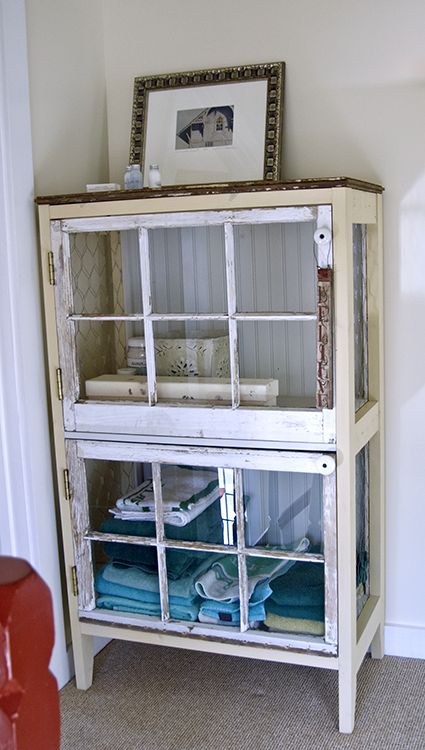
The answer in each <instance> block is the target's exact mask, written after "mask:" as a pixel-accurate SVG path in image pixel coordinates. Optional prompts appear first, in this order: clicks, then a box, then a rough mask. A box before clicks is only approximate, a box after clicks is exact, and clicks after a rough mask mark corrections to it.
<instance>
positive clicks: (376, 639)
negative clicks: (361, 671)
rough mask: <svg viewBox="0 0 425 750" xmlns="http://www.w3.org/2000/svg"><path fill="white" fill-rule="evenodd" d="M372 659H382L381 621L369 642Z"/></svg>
mask: <svg viewBox="0 0 425 750" xmlns="http://www.w3.org/2000/svg"><path fill="white" fill-rule="evenodd" d="M370 653H371V656H372V659H383V657H384V624H383V623H382V622H381V623H380V625H379V626H378V629H377V631H376V633H375V635H374V636H373V638H372V643H371V644H370Z"/></svg>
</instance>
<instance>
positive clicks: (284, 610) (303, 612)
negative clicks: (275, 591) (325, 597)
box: [266, 598, 325, 621]
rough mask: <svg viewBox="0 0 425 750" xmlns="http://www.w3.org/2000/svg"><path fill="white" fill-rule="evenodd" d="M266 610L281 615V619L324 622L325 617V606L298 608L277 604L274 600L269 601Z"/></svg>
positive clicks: (306, 605) (305, 605)
mask: <svg viewBox="0 0 425 750" xmlns="http://www.w3.org/2000/svg"><path fill="white" fill-rule="evenodd" d="M266 610H267V612H272V613H273V614H275V615H280V617H296V618H298V619H303V620H316V621H317V620H323V618H324V616H325V608H324V606H323V604H322V605H320V604H319V605H318V606H310V605H308V604H304V605H303V606H301V607H296V606H291V605H290V604H277V603H276V602H275V601H274V599H272V598H270V599H268V600H267V602H266Z"/></svg>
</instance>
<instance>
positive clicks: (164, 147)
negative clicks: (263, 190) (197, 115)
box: [144, 80, 267, 185]
mask: <svg viewBox="0 0 425 750" xmlns="http://www.w3.org/2000/svg"><path fill="white" fill-rule="evenodd" d="M266 105H267V81H266V80H257V81H242V82H241V81H237V82H235V83H225V84H216V85H213V86H195V87H190V88H176V89H172V90H170V89H166V90H163V91H150V92H149V97H148V108H147V127H146V142H145V159H144V184H145V185H147V184H148V172H149V164H159V168H160V171H161V180H162V184H163V185H179V184H200V183H214V182H233V181H242V180H247V181H251V180H262V179H263V174H264V144H265V130H266ZM214 107H234V111H233V114H234V119H233V137H232V145H231V146H227V145H226V146H209V147H199V148H183V149H178V148H176V128H177V113H178V112H181V111H185V110H199V111H201V110H205V109H210V108H214Z"/></svg>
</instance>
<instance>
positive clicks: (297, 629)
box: [265, 612, 325, 635]
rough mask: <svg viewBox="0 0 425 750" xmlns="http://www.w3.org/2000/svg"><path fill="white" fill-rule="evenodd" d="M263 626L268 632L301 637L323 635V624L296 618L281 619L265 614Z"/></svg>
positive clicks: (277, 616) (268, 613)
mask: <svg viewBox="0 0 425 750" xmlns="http://www.w3.org/2000/svg"><path fill="white" fill-rule="evenodd" d="M265 624H266V625H267V627H268V628H269V629H270V630H279V631H284V632H286V633H300V634H301V635H304V634H305V635H324V632H325V624H324V622H323V620H322V621H320V620H306V619H304V618H298V617H281V616H280V615H276V614H274V613H272V612H267V617H266V620H265Z"/></svg>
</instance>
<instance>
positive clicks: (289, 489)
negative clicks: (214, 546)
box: [242, 470, 323, 552]
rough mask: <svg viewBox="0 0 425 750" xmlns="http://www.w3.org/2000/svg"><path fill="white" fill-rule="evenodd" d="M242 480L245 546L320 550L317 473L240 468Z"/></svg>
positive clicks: (321, 538) (320, 527) (321, 541)
mask: <svg viewBox="0 0 425 750" xmlns="http://www.w3.org/2000/svg"><path fill="white" fill-rule="evenodd" d="M242 481H243V495H244V504H245V519H246V520H245V542H246V544H247V546H249V547H265V548H269V549H292V550H296V549H299V551H301V552H305V551H310V552H312V551H314V552H320V551H321V550H322V545H323V531H322V484H323V483H322V477H321V475H320V474H301V473H294V472H276V471H251V470H244V471H243V474H242Z"/></svg>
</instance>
